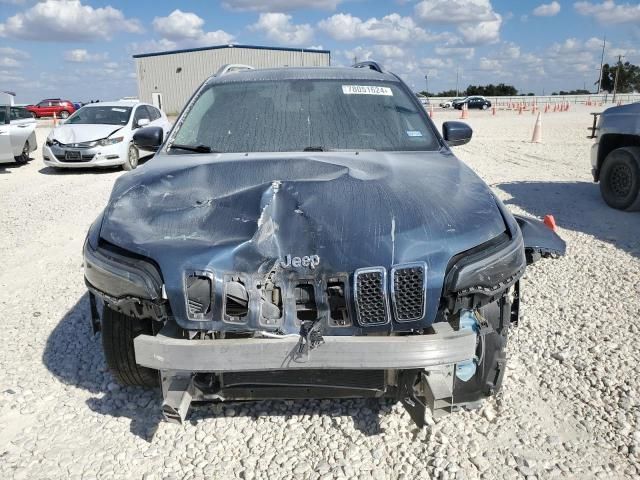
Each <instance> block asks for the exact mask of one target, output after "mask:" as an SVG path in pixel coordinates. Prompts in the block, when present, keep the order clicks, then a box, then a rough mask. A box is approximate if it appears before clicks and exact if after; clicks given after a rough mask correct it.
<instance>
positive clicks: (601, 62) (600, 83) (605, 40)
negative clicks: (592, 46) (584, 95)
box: [596, 35, 607, 94]
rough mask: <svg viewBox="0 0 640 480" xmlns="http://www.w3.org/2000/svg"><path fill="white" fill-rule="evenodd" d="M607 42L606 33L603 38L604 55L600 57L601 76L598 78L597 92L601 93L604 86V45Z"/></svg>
mask: <svg viewBox="0 0 640 480" xmlns="http://www.w3.org/2000/svg"><path fill="white" fill-rule="evenodd" d="M606 44H607V36H606V35H605V37H604V39H603V40H602V56H601V57H600V77H599V78H598V91H596V94H599V93H600V87H601V86H602V65H603V64H604V47H605V45H606Z"/></svg>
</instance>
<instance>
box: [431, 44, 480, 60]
mask: <svg viewBox="0 0 640 480" xmlns="http://www.w3.org/2000/svg"><path fill="white" fill-rule="evenodd" d="M434 50H435V52H436V55H441V56H443V57H463V58H466V59H467V60H470V59H472V58H473V56H474V55H475V53H476V50H475V48H473V47H460V46H456V45H440V46H438V47H436V48H435V49H434Z"/></svg>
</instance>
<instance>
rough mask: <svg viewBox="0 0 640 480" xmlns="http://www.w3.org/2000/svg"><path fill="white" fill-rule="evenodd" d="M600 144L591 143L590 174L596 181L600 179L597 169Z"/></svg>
mask: <svg viewBox="0 0 640 480" xmlns="http://www.w3.org/2000/svg"><path fill="white" fill-rule="evenodd" d="M599 147H600V144H599V143H598V141H597V140H596V142H595V143H594V144H593V145H591V175H593V181H594V182H597V181H598V180H599V179H600V171H599V169H598V148H599Z"/></svg>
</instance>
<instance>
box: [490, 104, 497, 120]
mask: <svg viewBox="0 0 640 480" xmlns="http://www.w3.org/2000/svg"><path fill="white" fill-rule="evenodd" d="M491 115H493V116H494V117H495V116H496V107H495V105H494V106H493V107H491Z"/></svg>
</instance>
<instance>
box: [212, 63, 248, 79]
mask: <svg viewBox="0 0 640 480" xmlns="http://www.w3.org/2000/svg"><path fill="white" fill-rule="evenodd" d="M242 70H255V68H253V67H252V66H251V65H243V64H241V63H228V64H226V65H223V66H221V67H220V68H219V69H218V71H217V72H216V74H215V76H216V77H221V76H222V75H226V74H227V73H233V72H240V71H242Z"/></svg>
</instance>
